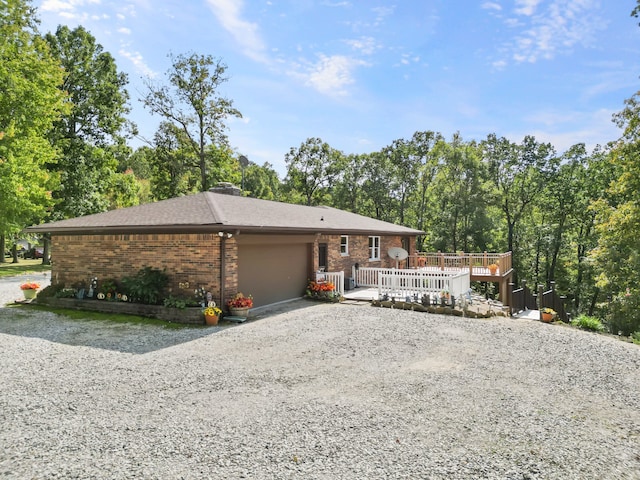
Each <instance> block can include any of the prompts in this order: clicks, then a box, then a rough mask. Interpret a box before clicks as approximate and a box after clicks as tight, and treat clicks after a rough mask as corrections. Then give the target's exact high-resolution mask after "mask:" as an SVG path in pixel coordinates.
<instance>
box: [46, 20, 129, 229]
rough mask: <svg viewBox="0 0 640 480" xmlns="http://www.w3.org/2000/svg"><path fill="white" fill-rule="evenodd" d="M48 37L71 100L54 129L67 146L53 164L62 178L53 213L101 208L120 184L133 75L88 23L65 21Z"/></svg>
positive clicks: (54, 139)
mask: <svg viewBox="0 0 640 480" xmlns="http://www.w3.org/2000/svg"><path fill="white" fill-rule="evenodd" d="M45 39H46V41H47V42H48V44H49V46H50V48H51V51H52V52H53V54H54V55H55V57H56V58H57V59H58V62H59V64H60V66H61V67H62V68H63V69H64V73H65V77H64V83H63V85H62V89H63V91H64V92H66V93H67V94H68V101H69V103H70V106H71V110H70V112H69V113H68V114H66V115H64V116H63V117H62V118H61V119H60V120H59V121H58V122H56V124H55V127H54V129H53V130H52V132H51V135H50V138H51V142H52V143H53V144H54V145H55V146H56V147H58V148H59V149H60V151H61V156H60V159H59V161H58V162H57V163H52V164H50V169H51V170H52V171H55V172H58V173H59V175H60V179H61V188H60V189H57V190H55V191H54V198H55V199H56V200H57V205H56V209H55V212H54V214H53V217H54V218H58V219H59V218H67V217H72V216H79V215H86V214H89V213H96V212H101V211H104V210H106V209H107V208H109V198H108V197H109V195H110V194H111V193H112V192H109V191H108V188H109V187H113V186H114V182H112V180H111V176H112V175H114V174H116V170H117V166H118V158H117V156H118V155H120V153H121V150H122V149H123V148H124V138H123V134H124V132H125V129H126V127H127V126H128V124H127V120H126V115H127V113H128V112H129V107H128V104H127V102H128V99H129V95H128V93H127V91H126V90H125V85H126V84H127V77H126V75H125V74H123V73H119V72H118V71H117V68H116V64H115V61H114V59H113V57H112V56H111V54H109V53H107V52H104V51H103V49H102V46H101V45H100V44H98V43H96V40H95V38H94V37H93V36H92V35H91V34H90V33H89V32H88V31H87V30H85V29H84V28H83V27H77V28H75V29H74V30H70V29H69V28H68V27H66V26H60V27H58V29H57V30H56V33H55V34H51V33H48V34H47V35H46V36H45Z"/></svg>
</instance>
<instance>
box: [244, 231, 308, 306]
mask: <svg viewBox="0 0 640 480" xmlns="http://www.w3.org/2000/svg"><path fill="white" fill-rule="evenodd" d="M246 238H247V237H245V239H246ZM245 239H243V240H245ZM296 240H297V239H295V238H286V237H285V238H282V239H280V240H279V242H278V243H274V239H273V238H269V239H266V238H265V239H264V242H260V241H259V240H258V239H257V238H251V239H250V241H245V242H238V243H239V245H238V290H239V291H241V292H242V293H244V294H245V295H249V294H251V295H252V296H253V301H254V306H255V307H260V306H264V305H268V304H272V303H277V302H282V301H284V300H291V299H294V298H300V297H301V296H303V295H304V291H305V287H306V285H307V281H308V279H309V276H310V274H311V273H310V272H311V251H312V250H311V249H312V244H311V243H309V242H308V239H307V238H304V239H298V240H297V241H296ZM280 242H281V243H280Z"/></svg>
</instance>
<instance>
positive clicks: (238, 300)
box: [227, 293, 253, 308]
mask: <svg viewBox="0 0 640 480" xmlns="http://www.w3.org/2000/svg"><path fill="white" fill-rule="evenodd" d="M227 306H228V307H229V308H251V307H253V297H252V296H251V295H249V296H248V297H245V296H244V295H243V294H242V293H237V294H236V296H235V297H233V298H232V299H231V300H229V301H228V302H227Z"/></svg>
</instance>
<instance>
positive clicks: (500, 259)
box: [408, 252, 512, 275]
mask: <svg viewBox="0 0 640 480" xmlns="http://www.w3.org/2000/svg"><path fill="white" fill-rule="evenodd" d="M408 260H409V268H427V269H440V270H441V271H446V270H463V269H464V270H469V273H471V274H472V275H490V270H489V265H491V264H495V265H497V266H498V271H497V273H498V274H499V275H502V274H504V273H506V272H508V271H510V270H511V268H512V264H511V252H507V253H488V252H484V253H464V252H461V253H442V252H436V253H429V252H418V253H417V254H415V255H411V256H409V258H408Z"/></svg>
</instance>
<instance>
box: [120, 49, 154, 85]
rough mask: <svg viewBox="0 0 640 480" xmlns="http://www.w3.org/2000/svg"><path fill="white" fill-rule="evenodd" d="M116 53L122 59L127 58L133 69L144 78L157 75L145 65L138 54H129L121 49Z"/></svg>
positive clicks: (129, 52)
mask: <svg viewBox="0 0 640 480" xmlns="http://www.w3.org/2000/svg"><path fill="white" fill-rule="evenodd" d="M118 53H119V54H120V55H122V56H123V57H125V58H127V59H128V60H129V61H130V62H131V63H133V65H134V67H135V68H136V70H137V71H138V72H140V73H141V74H142V75H144V76H146V77H151V78H154V77H156V76H157V75H158V74H157V73H156V72H154V71H153V70H152V69H151V68H149V66H148V65H147V64H146V63H145V61H144V58H143V57H142V55H141V54H140V53H139V52H131V51H129V50H125V49H124V48H121V49H120V50H119V51H118Z"/></svg>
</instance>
